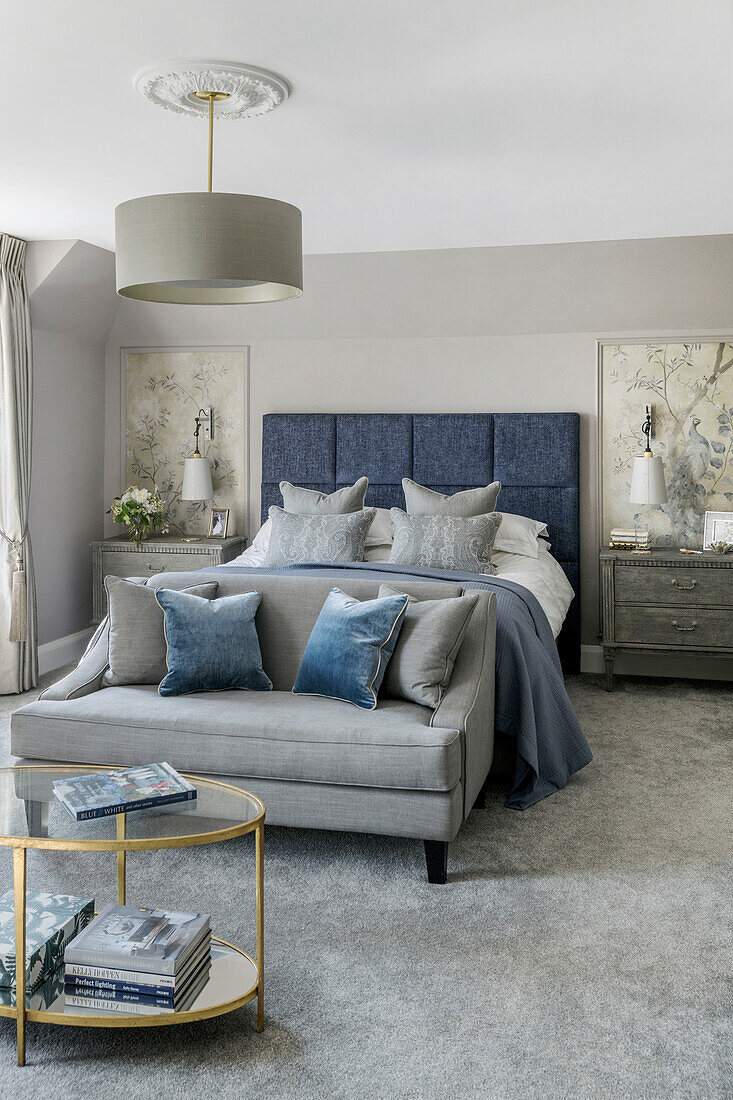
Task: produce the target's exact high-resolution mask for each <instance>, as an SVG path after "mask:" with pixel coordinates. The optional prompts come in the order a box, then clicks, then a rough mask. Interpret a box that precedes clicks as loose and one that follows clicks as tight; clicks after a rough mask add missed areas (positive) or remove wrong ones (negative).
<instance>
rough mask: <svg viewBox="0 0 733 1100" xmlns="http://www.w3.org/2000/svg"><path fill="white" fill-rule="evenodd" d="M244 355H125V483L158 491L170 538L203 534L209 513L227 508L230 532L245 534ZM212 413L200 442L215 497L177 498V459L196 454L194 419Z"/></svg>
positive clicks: (179, 464)
mask: <svg viewBox="0 0 733 1100" xmlns="http://www.w3.org/2000/svg"><path fill="white" fill-rule="evenodd" d="M245 363H246V360H245V352H244V351H243V350H240V351H236V350H233V351H232V350H220V349H217V348H214V349H212V350H210V351H209V350H205V349H203V350H200V351H155V352H152V351H145V352H126V353H125V364H126V374H127V484H128V485H133V484H134V485H140V486H144V487H145V488H152V487H153V486H157V488H158V491H159V492H160V494H161V496H162V497H163V499H164V500H165V502H166V506H167V511H166V518H167V519H168V520H169V521H170V522H171V534H180V533H181V531H183V533H185V534H186V535H206V534H207V532H208V521H209V511H210V509H211V508H229V509H231V511H230V515H229V529H228V532H227V533H228V534H230V535H232V534H236V533H239V532H241V531H243V530H244V503H245V502H244V497H245V486H244V479H245V459H244V456H245V443H246V441H245V421H244V392H245V369H246V366H245ZM208 405H211V406H212V407H213V409H214V438H213V440H212V441H211V442H208V443H207V442H205V440H204V434H203V429H202V431H201V436H200V450H201V454H202V455H205V456H206V457H207V458H208V459H209V462H210V464H211V479H212V482H213V485H214V493H215V496H214V499H213V500H208V501H193V500H185V501H183V500H181V499H180V492H181V485H182V483H183V461H184V459H185V458H190V457H191V455H193V452H194V449H195V448H194V440H193V432H194V427H195V424H194V418H195V416H196V414H197V413H198V411H199V409H200V408H205V407H206V406H208Z"/></svg>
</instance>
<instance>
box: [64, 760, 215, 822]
mask: <svg viewBox="0 0 733 1100" xmlns="http://www.w3.org/2000/svg"><path fill="white" fill-rule="evenodd" d="M53 793H54V794H55V795H56V798H58V800H59V802H60V803H61V804H62V805H63V806H65V807H66V809H67V810H68V811H69V813H70V814H71V816H72V817H73V818H74V820H75V821H88V820H89V819H91V818H94V817H108V816H109V815H110V814H125V813H130V812H131V811H132V810H147V809H150V808H151V807H156V808H157V807H158V806H170V805H172V803H174V802H191V801H193V799H194V798H196V788H195V787H193V786H192V785H191V784H190V783H189V782H188V780H187V779H184V778H183V776H181V775H179V774H178V772H177V771H176V769H175V768H172V767H171V766H170V764H166V763H165V762H164V763H162V764H142V765H140V766H139V767H136V768H117V769H115V771H111V772H92V774H91V775H75V776H73V777H70V778H69V779H56V780H55V781H54V784H53Z"/></svg>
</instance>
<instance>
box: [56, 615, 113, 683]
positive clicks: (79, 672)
mask: <svg viewBox="0 0 733 1100" xmlns="http://www.w3.org/2000/svg"><path fill="white" fill-rule="evenodd" d="M108 644H109V618H107V617H105V618H104V619H102V621H101V623H100V624H99V626H98V627H97V629H96V631H95V632H94V634H93V635H92V639H91V641H90V642H89V645H88V646H87V648H86V650H85V651H84V654H83V656H82V658H81V660H80V661H79V664H78V665H77V666H76V668H75V669H73V671H72V672H69V673H68V674H67V675H66V676H64V677H63V678H62V679H61V680H59V681H57V683H55V684H52V685H51V687H48V688H46V690H45V691H42V692H41V694H40V695H39V699H53V700H61V701H65V700H67V699H81V697H82V695H91V694H92V692H93V691H99V690H100V688H101V687H102V678H103V676H104V674H105V672H106V671H107V669H108V668H109V663H108V660H107V658H108Z"/></svg>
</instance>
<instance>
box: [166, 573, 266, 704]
mask: <svg viewBox="0 0 733 1100" xmlns="http://www.w3.org/2000/svg"><path fill="white" fill-rule="evenodd" d="M155 598H156V600H157V601H158V603H159V605H160V606H161V607H162V609H163V614H164V616H165V640H166V643H167V646H168V654H167V658H166V660H167V663H168V674H167V676H165V677H164V678H163V679H162V680H161V682H160V685H159V687H158V694H159V695H188V694H190V693H191V692H193V691H230V690H232V689H233V688H244V689H247V690H249V691H272V684H271V683H270V680H269V679H268V677H267V676H266V675H265V673H264V672H263V670H262V654H261V653H260V642H259V638H258V637H257V628H256V626H255V612H256V611H257V608H258V606H259V603H260V600H261V599H262V596H261V595H260V593H259V592H244V593H242V594H241V595H238V596H224V597H223V598H222V599H220V600H202V599H200V597H199V596H190V595H189V594H188V593H187V592H174V591H173V590H172V589H170V588H158V589H156V592H155Z"/></svg>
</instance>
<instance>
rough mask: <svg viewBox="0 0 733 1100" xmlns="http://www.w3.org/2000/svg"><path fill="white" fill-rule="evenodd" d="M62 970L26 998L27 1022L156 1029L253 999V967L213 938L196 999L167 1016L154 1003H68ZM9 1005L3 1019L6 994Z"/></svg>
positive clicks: (12, 1004) (10, 1008) (242, 954)
mask: <svg viewBox="0 0 733 1100" xmlns="http://www.w3.org/2000/svg"><path fill="white" fill-rule="evenodd" d="M63 981H64V979H63V968H60V972H59V973H58V974H56V975H52V977H51V978H49V979H48V981H47V982H46V983H45V984H44V985H43V986H41V987H40V989H38V990H37V991H36V992H34V993H31V994H28V995H27V996H26V1019H27V1020H34V1021H37V1022H39V1023H49V1024H68V1025H70V1026H71V1027H159V1026H161V1025H164V1024H180V1023H186V1022H189V1021H194V1020H204V1019H206V1018H207V1017H209V1016H220V1015H222V1014H223V1013H225V1012H233V1011H234V1009H235V1008H240V1007H241V1006H242V1005H245V1004H247V1003H248V1002H249V1001H251V1000H253V999H254V998H255V997H256V996H257V985H258V981H259V975H258V971H257V964H256V963H255V962H254V961H253V960H252V959H251V958H250V957H249V955H247V954H246V953H245V952H244V951H241V950H240V949H239V948H238V947H235V946H234V945H233V944H230V943H227V942H226V941H225V940H221V939H219V938H218V937H216V936H212V937H211V969H210V970H209V972H208V977H207V980H206V982H205V983H204V985H202V987H201V989H200V990H199V992H198V994H197V996H196V998H195V999H194V1000H193V1001H192V1002H191V1003H190V1004H188V1005H186V1007H185V1009H184V1010H183V1011H177V1012H171V1011H170V1010H169V1009H165V1008H157V1007H156V1006H154V1005H151V1006H145V1011H144V1012H143V1011H141V1006H139V1005H136V1004H130V1003H127V1002H119V1001H110V1002H107V1003H106V1004H104V1005H103V1007H100V1008H88V1007H83V1006H76V1005H69V1004H67V1003H66V998H65V996H64V985H63ZM6 992H7V995H8V999H9V1000H10V1004H8V1003H5V1004H3V1003H2V1001H0V1015H1V1016H15V995H14V993H11V992H10V991H6Z"/></svg>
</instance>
